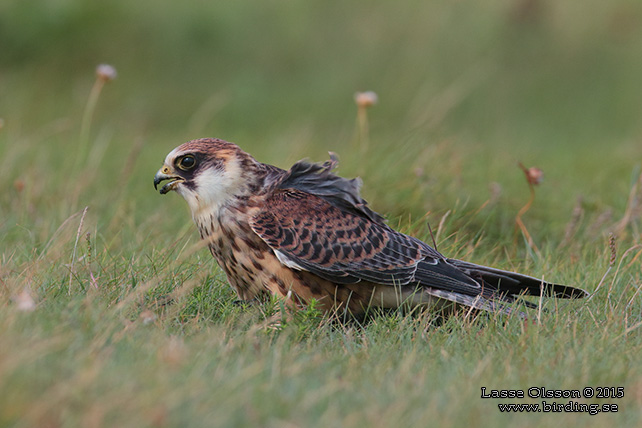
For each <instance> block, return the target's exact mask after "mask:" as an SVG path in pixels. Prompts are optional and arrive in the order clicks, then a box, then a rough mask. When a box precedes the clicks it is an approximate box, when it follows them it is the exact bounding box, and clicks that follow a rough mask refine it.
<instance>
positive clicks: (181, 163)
mask: <svg viewBox="0 0 642 428" xmlns="http://www.w3.org/2000/svg"><path fill="white" fill-rule="evenodd" d="M195 165H196V159H195V158H194V156H192V155H187V156H183V157H182V158H180V159H179V160H178V161H176V166H178V167H179V168H180V169H182V170H183V171H187V170H190V169H192V168H194V166H195Z"/></svg>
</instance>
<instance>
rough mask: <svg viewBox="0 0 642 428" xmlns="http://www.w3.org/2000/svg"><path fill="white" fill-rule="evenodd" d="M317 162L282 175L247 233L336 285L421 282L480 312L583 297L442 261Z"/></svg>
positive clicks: (356, 184)
mask: <svg viewBox="0 0 642 428" xmlns="http://www.w3.org/2000/svg"><path fill="white" fill-rule="evenodd" d="M336 163H337V161H336V158H335V157H334V155H332V154H331V160H330V161H329V162H326V163H325V164H323V165H319V164H313V163H310V162H307V161H300V162H297V163H296V164H295V165H294V166H293V167H292V168H291V169H290V170H289V171H287V172H284V173H282V174H280V175H279V176H278V177H276V176H274V177H275V178H276V180H275V182H274V183H273V186H272V192H271V194H269V195H268V196H267V198H266V201H265V204H264V206H263V209H262V210H261V212H260V213H258V214H257V215H256V216H255V217H254V218H253V219H252V221H251V226H252V228H253V230H254V231H255V232H256V233H257V234H258V235H259V236H260V237H261V238H262V239H263V240H264V241H265V242H266V243H267V244H268V245H269V246H270V247H271V248H272V249H274V250H275V251H278V252H279V253H281V254H282V255H284V256H285V257H287V259H288V260H290V261H292V262H294V263H296V265H298V266H300V267H301V268H303V269H305V270H307V271H310V272H312V273H314V274H315V275H318V276H319V277H321V278H324V279H327V280H330V281H333V282H335V283H337V284H351V283H357V282H359V281H368V282H373V283H377V284H385V285H390V286H396V285H419V286H420V287H423V289H424V291H426V292H427V293H429V294H432V295H435V296H437V297H441V298H444V299H447V300H450V301H453V302H457V303H460V304H465V305H468V306H472V307H476V308H479V309H486V310H499V309H502V310H504V311H508V310H506V309H505V307H504V306H502V305H501V304H500V303H499V301H501V300H503V301H505V302H511V301H514V299H515V297H516V296H520V295H523V294H529V295H540V294H544V295H553V296H556V297H572V298H576V297H583V296H585V295H586V292H585V291H583V290H580V289H577V288H573V287H567V286H563V285H558V284H551V283H545V282H542V281H541V280H539V279H537V278H532V277H529V276H526V275H521V274H517V273H513V272H507V271H502V270H499V269H494V268H489V267H486V266H479V265H475V264H473V263H468V262H463V261H460V260H454V259H446V258H445V257H444V256H442V255H441V254H440V253H439V252H437V251H436V250H435V249H433V248H432V247H430V246H429V245H427V244H425V243H424V242H422V241H420V240H418V239H416V238H413V237H410V236H407V235H405V234H402V233H400V232H397V231H395V230H393V229H391V228H390V227H388V226H387V225H386V224H385V222H384V219H383V217H381V216H380V215H379V214H377V213H375V212H374V211H372V210H371V209H370V208H368V206H367V202H366V201H365V200H364V199H363V198H361V196H360V194H359V189H360V186H361V182H360V180H357V179H352V180H348V179H345V178H342V177H339V176H336V175H334V174H332V172H331V170H332V169H333V168H334V167H335V166H336Z"/></svg>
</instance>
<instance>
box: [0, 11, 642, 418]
mask: <svg viewBox="0 0 642 428" xmlns="http://www.w3.org/2000/svg"><path fill="white" fill-rule="evenodd" d="M45 3H46V4H45ZM513 3H514V4H513ZM528 4H531V5H534V7H533V8H528V7H527V5H528ZM641 22H642V8H641V7H640V5H639V4H637V3H635V2H629V1H625V0H618V1H613V2H608V3H604V2H600V1H597V0H595V1H590V2H589V3H586V2H582V3H578V4H577V5H575V4H572V3H569V2H567V3H559V2H552V1H545V0H541V1H534V2H527V1H523V2H489V3H487V4H484V5H482V4H481V3H479V2H473V1H463V2H419V1H412V0H408V1H406V2H403V3H398V2H386V1H376V2H340V1H310V2H301V3H300V4H294V3H291V2H289V3H288V2H249V1H223V2H210V3H207V4H204V3H201V2H194V4H192V5H189V6H185V5H184V4H182V3H181V5H179V4H178V3H175V2H170V1H155V2H145V1H143V2H126V1H124V0H116V1H112V2H108V4H101V5H100V6H95V5H93V4H92V3H91V2H84V1H81V0H69V1H57V2H54V1H52V2H43V4H42V5H38V7H36V6H35V5H33V4H32V3H30V2H24V1H18V0H15V1H14V0H11V1H5V2H3V3H2V5H1V6H0V40H1V41H2V45H3V47H2V55H0V69H1V70H2V71H1V72H0V118H2V119H3V122H2V123H3V126H2V128H0V182H1V183H3V191H2V192H1V193H0V397H1V399H0V426H12V427H14V426H15V427H31V426H50V427H57V426H65V427H66V426H82V427H102V426H119V427H120V426H123V427H145V426H149V427H175V426H176V427H177V426H194V427H199V426H226V427H227V426H269V427H283V426H292V427H295V426H297V427H298V426H300V427H309V426H319V427H327V426H346V427H352V426H355V427H356V426H359V427H360V426H375V427H383V426H413V427H415V426H444V427H459V426H500V427H501V426H522V427H536V426H550V425H553V424H557V425H564V426H604V425H606V424H610V425H613V426H637V425H640V423H642V420H641V419H642V418H641V414H640V410H639V409H640V408H641V407H642V364H641V363H640V358H639V356H640V353H641V352H642V324H641V323H642V291H640V292H638V290H639V287H640V286H641V284H642V270H641V269H640V266H641V265H642V262H641V259H642V252H641V250H642V247H640V245H641V244H642V242H641V238H642V236H641V229H640V227H641V226H642V222H641V217H640V216H641V213H642V206H641V205H640V201H641V200H642V183H638V184H637V185H636V182H638V180H639V177H640V164H641V162H642V145H641V144H640V136H641V135H642V125H641V123H642V122H640V120H639V118H640V117H642V104H640V102H639V100H640V95H642V94H640V85H639V76H640V75H642V59H641V58H642V31H641V30H640V28H642V26H640V25H639V24H640V23H641ZM102 62H107V63H110V64H113V65H114V66H115V67H116V68H117V70H118V72H119V76H118V78H117V79H116V80H115V81H113V82H109V83H107V84H106V85H105V86H104V88H103V90H102V93H101V94H100V97H99V99H98V102H97V105H96V110H95V111H94V114H93V119H92V122H91V124H90V127H89V128H88V135H89V137H88V140H87V141H83V138H82V137H83V136H82V135H81V134H82V133H84V132H87V128H86V125H87V124H85V125H84V126H85V129H84V130H82V129H81V128H83V123H82V121H83V116H84V115H85V113H86V108H87V107H86V105H87V100H88V97H89V94H90V91H91V88H92V85H93V81H94V75H93V70H94V68H95V66H96V65H97V64H98V63H102ZM360 90H374V91H375V92H377V94H378V95H379V104H378V105H376V106H374V107H372V108H371V109H369V110H368V120H369V124H370V133H369V135H370V144H369V147H368V150H367V152H366V153H363V151H362V149H361V147H360V144H359V137H358V133H357V129H358V127H357V117H356V107H355V105H354V102H353V95H354V92H356V91H360ZM203 136H216V137H221V138H225V139H228V140H230V141H235V142H237V143H239V144H240V145H241V146H242V147H243V148H245V149H247V150H248V151H249V152H250V153H252V154H254V155H255V156H256V157H257V158H258V159H259V160H261V161H264V162H268V163H273V164H276V165H278V166H281V167H284V168H287V167H288V166H289V165H290V164H291V163H292V162H294V161H296V160H298V159H300V158H302V157H310V158H311V159H313V160H319V161H321V160H323V159H325V158H326V157H327V154H326V153H327V152H328V151H334V152H337V153H338V154H339V156H340V159H341V163H340V169H339V173H340V174H341V175H343V176H346V177H351V176H355V175H360V176H361V177H362V178H363V180H364V183H365V184H364V190H363V193H364V195H365V196H366V198H367V199H368V200H369V201H370V204H371V206H372V207H373V208H374V209H375V210H377V211H379V212H381V213H383V214H385V215H386V216H387V218H388V219H389V220H390V224H391V225H393V226H394V227H396V228H398V229H400V230H402V231H404V232H406V233H409V234H412V235H414V236H417V237H418V238H421V239H424V240H425V241H426V242H431V238H430V232H429V230H428V227H427V222H430V224H431V226H432V229H433V232H434V233H435V237H436V241H437V244H438V247H439V250H440V251H441V252H443V253H445V254H446V255H448V256H452V257H459V258H463V259H466V260H470V261H473V262H476V263H481V264H488V265H492V266H497V267H500V268H506V269H514V270H517V271H521V272H524V273H527V274H532V275H536V276H542V277H544V278H545V279H547V280H551V281H556V282H561V283H567V284H570V285H575V286H579V287H582V288H585V289H586V290H588V291H590V292H593V291H595V290H596V289H598V287H599V289H598V291H597V293H596V294H595V296H594V297H593V298H592V299H590V300H585V301H578V302H568V301H544V302H543V304H544V307H545V308H546V309H547V311H545V312H542V313H541V316H538V311H537V310H535V311H532V315H533V319H532V320H530V321H528V322H524V321H521V320H519V319H516V318H510V317H509V318H504V317H498V316H479V317H478V318H476V319H470V318H466V317H465V316H456V317H453V318H451V319H448V320H447V321H445V322H444V323H441V324H440V323H439V322H436V320H434V319H433V315H431V314H423V315H417V314H415V315H408V314H403V313H397V312H393V313H387V314H375V315H373V317H372V318H371V319H369V320H367V321H365V322H361V323H360V322H355V321H350V322H346V323H336V322H332V321H331V320H328V319H327V318H324V317H323V316H321V314H319V313H318V312H317V311H315V310H314V308H310V309H308V310H306V311H303V312H301V313H298V314H296V315H295V316H293V317H292V319H289V320H288V321H287V322H282V323H281V324H280V325H275V323H274V320H275V319H278V318H279V317H280V316H281V315H283V314H282V311H283V309H282V307H281V305H280V304H279V302H269V303H267V304H265V305H259V306H245V305H235V304H234V300H235V298H236V297H235V295H234V294H233V292H232V291H231V290H230V289H229V287H228V285H227V281H226V279H225V276H224V275H223V274H222V272H221V271H220V270H219V269H218V267H217V266H216V264H215V262H214V261H213V260H212V258H211V257H210V256H209V253H208V251H207V250H206V249H205V248H204V247H203V246H202V245H201V244H200V243H199V242H198V234H197V232H196V230H195V228H194V226H193V225H192V224H191V220H190V218H189V213H188V210H187V207H186V206H185V203H184V202H183V201H182V200H181V199H180V198H179V197H178V196H176V195H174V194H172V195H169V196H167V197H161V196H159V195H158V193H156V192H154V190H153V188H152V178H153V175H154V173H155V171H156V170H157V168H158V167H159V166H160V164H161V162H162V160H163V158H164V156H165V155H166V153H167V152H168V151H169V150H171V149H172V148H173V147H175V146H176V145H178V144H179V143H181V142H183V141H185V140H187V139H191V138H196V137H203ZM85 149H86V150H85ZM518 161H521V162H523V163H524V164H525V165H526V166H538V167H540V168H542V169H543V170H544V173H545V181H544V182H543V183H542V184H541V185H540V186H538V187H537V188H536V197H535V201H534V204H533V207H532V208H531V209H530V210H529V211H528V212H527V213H526V214H525V215H524V217H523V221H524V223H525V225H526V227H527V228H528V231H529V232H530V234H531V235H532V236H533V240H534V243H535V244H536V245H537V247H538V249H539V253H537V252H535V251H533V250H532V249H531V248H530V247H529V246H528V245H527V244H526V242H525V240H524V238H523V236H522V235H521V234H517V233H516V231H515V216H516V214H517V212H518V211H519V210H520V208H521V207H522V206H523V205H524V204H526V202H527V201H528V198H529V190H528V186H527V184H526V181H525V180H524V177H523V173H522V172H521V171H520V169H519V168H518V167H517V162H518ZM85 207H88V209H87V211H86V213H85V214H83V213H84V210H85ZM622 219H624V220H625V221H622ZM611 233H613V234H614V235H615V236H617V241H616V244H615V247H616V250H617V254H616V256H615V259H614V260H611V259H612V251H611V248H610V247H609V234H611ZM611 261H612V263H611ZM534 301H536V302H537V300H536V299H535V300H534ZM536 386H543V387H546V388H548V389H580V390H582V389H583V388H584V387H603V386H614V387H618V386H621V387H624V397H623V398H619V399H595V398H594V399H587V400H579V401H581V402H587V403H599V404H603V403H613V404H617V405H618V406H619V411H618V413H612V414H608V415H606V414H600V415H596V416H590V415H587V414H580V413H513V414H508V413H501V412H500V411H499V410H498V407H497V404H499V403H508V402H521V403H529V404H530V403H540V402H541V399H533V398H525V399H522V400H500V399H482V398H481V388H482V387H486V388H487V389H520V390H527V389H528V388H530V387H536ZM547 401H554V400H547ZM557 401H560V400H559V399H558V400H557ZM563 401H564V402H568V399H566V400H563Z"/></svg>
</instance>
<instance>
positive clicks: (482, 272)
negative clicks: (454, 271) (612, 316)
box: [448, 259, 588, 299]
mask: <svg viewBox="0 0 642 428" xmlns="http://www.w3.org/2000/svg"><path fill="white" fill-rule="evenodd" d="M448 263H450V264H451V265H453V266H455V267H456V268H458V269H460V270H461V271H463V272H464V273H466V274H467V275H469V276H470V277H471V278H473V279H475V280H481V281H482V282H483V283H486V284H489V285H490V286H492V287H494V288H496V289H497V290H498V291H499V292H504V293H507V294H509V295H513V296H519V295H523V294H526V295H531V296H539V295H544V296H552V297H559V298H567V299H568V298H570V299H578V298H582V297H587V296H588V293H587V292H586V291H584V290H582V289H581V288H576V287H570V286H568V285H562V284H553V283H550V282H544V281H542V280H541V279H538V278H533V277H532V276H527V275H522V274H520V273H515V272H509V271H505V270H501V269H495V268H491V267H488V266H481V265H476V264H474V263H469V262H464V261H461V260H456V259H448Z"/></svg>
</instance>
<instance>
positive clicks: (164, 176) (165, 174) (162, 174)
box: [154, 166, 185, 195]
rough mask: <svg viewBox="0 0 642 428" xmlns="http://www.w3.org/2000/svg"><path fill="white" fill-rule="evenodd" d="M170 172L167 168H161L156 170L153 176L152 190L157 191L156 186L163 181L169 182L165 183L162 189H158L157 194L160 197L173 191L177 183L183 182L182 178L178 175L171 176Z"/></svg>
mask: <svg viewBox="0 0 642 428" xmlns="http://www.w3.org/2000/svg"><path fill="white" fill-rule="evenodd" d="M171 173H172V171H171V169H170V168H169V167H168V166H163V167H162V168H161V169H159V170H158V172H157V173H156V175H155V176H154V189H158V185H159V184H160V183H161V182H163V181H165V180H170V181H169V182H167V183H165V185H163V187H161V188H160V190H159V192H160V194H161V195H164V194H165V193H167V192H169V191H171V190H175V189H176V186H177V185H178V184H179V183H182V182H183V181H185V179H184V178H183V177H180V176H178V175H172V174H171Z"/></svg>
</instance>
